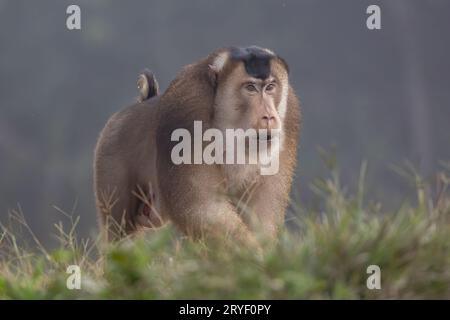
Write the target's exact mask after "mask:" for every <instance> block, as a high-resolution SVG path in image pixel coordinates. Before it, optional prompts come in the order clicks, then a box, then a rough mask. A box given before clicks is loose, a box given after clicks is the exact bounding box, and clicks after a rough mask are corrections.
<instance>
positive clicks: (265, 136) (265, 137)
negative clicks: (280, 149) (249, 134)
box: [256, 134, 272, 141]
mask: <svg viewBox="0 0 450 320" xmlns="http://www.w3.org/2000/svg"><path fill="white" fill-rule="evenodd" d="M256 140H258V141H259V140H262V141H264V140H266V141H271V140H272V135H271V134H263V135H259V134H258V135H257V136H256Z"/></svg>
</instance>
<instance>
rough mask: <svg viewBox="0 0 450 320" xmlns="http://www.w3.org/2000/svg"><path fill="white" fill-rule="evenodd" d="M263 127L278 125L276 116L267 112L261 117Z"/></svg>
mask: <svg viewBox="0 0 450 320" xmlns="http://www.w3.org/2000/svg"><path fill="white" fill-rule="evenodd" d="M260 126H261V129H274V128H275V127H276V118H275V116H273V115H271V114H266V115H264V116H263V117H262V118H261V119H260Z"/></svg>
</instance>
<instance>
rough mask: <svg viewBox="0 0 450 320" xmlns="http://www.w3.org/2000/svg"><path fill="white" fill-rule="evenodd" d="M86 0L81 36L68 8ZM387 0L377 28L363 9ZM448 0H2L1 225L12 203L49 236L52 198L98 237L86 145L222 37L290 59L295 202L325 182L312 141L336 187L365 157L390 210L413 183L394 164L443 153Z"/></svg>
mask: <svg viewBox="0 0 450 320" xmlns="http://www.w3.org/2000/svg"><path fill="white" fill-rule="evenodd" d="M70 4H77V5H79V6H80V7H81V25H82V29H81V30H79V31H78V30H74V31H69V30H67V28H66V19H67V14H66V8H67V6H68V5H70ZM371 4H377V5H379V6H380V7H381V22H382V29H381V30H375V31H372V30H368V29H367V27H366V19H367V17H368V15H367V14H366V8H367V7H368V6H369V5H371ZM449 17H450V1H447V0H428V1H426V0H395V1H375V0H372V1H364V0H342V1H335V0H307V1H300V0H297V1H275V0H272V1H268V0H267V1H261V0H246V1H207V0H190V1H144V0H141V1H138V0H132V1H127V2H125V1H118V0H111V1H106V0H91V1H87V0H86V1H56V0H53V1H49V0H41V1H24V0H17V1H12V0H10V1H7V0H0V222H4V221H5V220H7V217H8V212H10V210H12V209H15V208H18V206H20V208H21V210H22V211H23V213H24V215H25V217H26V218H27V221H28V223H29V225H30V226H31V228H32V229H33V230H34V232H35V233H36V234H37V235H38V237H40V239H42V240H43V242H44V243H51V240H52V236H51V235H52V233H53V231H54V226H53V224H54V223H55V222H57V221H59V220H64V217H63V216H62V215H61V213H59V212H58V210H56V209H55V208H54V206H57V207H59V208H61V209H63V210H65V211H67V212H71V211H72V210H73V209H74V213H75V215H79V216H80V217H81V220H80V227H79V229H78V232H79V234H80V235H81V236H87V235H89V234H95V233H96V232H97V219H96V213H95V209H94V197H93V191H92V162H93V150H94V146H95V143H96V140H97V137H98V134H99V132H100V130H101V129H102V128H103V126H104V124H105V123H106V121H107V119H108V118H109V117H110V116H111V115H112V114H113V113H114V112H116V111H118V110H119V109H121V108H123V107H125V106H127V105H129V104H131V103H133V102H134V101H135V100H136V97H137V89H136V80H137V75H138V73H139V72H140V71H141V70H142V69H143V68H145V67H147V68H150V69H151V70H152V71H154V73H155V74H156V77H157V79H158V80H159V82H160V85H161V89H162V90H164V89H165V88H167V86H168V84H169V82H170V81H171V80H172V79H173V78H174V77H175V75H176V73H177V72H178V70H179V69H180V68H181V67H182V66H184V65H186V64H188V63H191V62H194V61H196V60H198V59H200V58H202V57H204V56H206V55H207V54H208V53H209V52H211V51H212V50H214V49H216V48H218V47H223V46H228V45H242V46H248V45H259V46H262V47H267V48H270V49H272V50H274V51H275V52H277V53H278V54H280V55H281V56H282V57H283V58H285V59H286V61H287V62H288V64H289V66H290V71H291V73H290V75H291V78H290V79H291V83H292V85H293V87H294V88H295V90H296V92H297V94H298V95H299V97H300V99H301V101H302V105H303V128H302V131H301V138H300V148H299V154H298V159H299V165H298V168H297V175H296V178H295V183H294V184H295V185H294V188H293V192H292V198H293V199H294V201H295V202H296V203H299V204H300V205H303V206H308V205H309V203H310V202H311V198H312V196H311V191H310V188H309V185H310V183H311V181H312V180H313V179H314V178H317V177H320V176H326V175H327V174H328V170H327V169H326V168H325V166H324V165H323V164H322V163H321V161H320V157H319V154H318V152H317V148H318V147H319V146H321V147H323V148H325V149H327V150H330V149H332V148H333V146H334V147H335V154H336V157H337V159H338V162H339V166H340V169H341V172H342V178H343V179H342V181H343V184H344V185H346V184H351V183H352V182H354V181H355V179H357V177H358V174H359V168H360V165H361V162H362V161H363V160H367V161H368V177H367V188H368V191H369V193H368V195H367V198H369V199H373V200H380V201H383V205H385V206H389V207H391V210H395V208H396V207H398V206H399V205H400V204H401V203H402V202H403V201H405V199H407V197H408V194H409V193H410V192H411V189H410V188H409V187H408V183H407V181H405V179H404V178H402V177H401V176H399V175H398V174H396V173H395V172H394V171H393V170H392V165H402V164H403V163H404V161H405V160H409V161H410V162H412V163H413V164H414V165H415V166H416V167H417V168H418V169H419V170H420V172H421V173H422V174H423V175H424V177H425V178H431V177H432V174H433V173H434V172H436V170H438V169H439V162H440V161H441V160H444V161H448V160H450V148H449V146H450V145H449V143H450V130H449V128H448V127H449V122H450V90H449V89H450V88H449V84H450V58H449V57H450V43H449V41H448V33H449V31H450V19H449Z"/></svg>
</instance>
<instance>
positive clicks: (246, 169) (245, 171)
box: [222, 164, 260, 196]
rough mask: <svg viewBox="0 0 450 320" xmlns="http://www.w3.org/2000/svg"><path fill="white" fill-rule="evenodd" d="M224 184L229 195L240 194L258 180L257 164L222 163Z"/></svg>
mask: <svg viewBox="0 0 450 320" xmlns="http://www.w3.org/2000/svg"><path fill="white" fill-rule="evenodd" d="M222 168H223V172H224V175H225V184H226V189H227V191H228V193H229V194H230V195H231V196H241V195H242V194H243V193H245V192H248V190H249V189H250V188H251V187H252V186H254V185H255V184H256V183H258V181H259V180H260V179H259V178H260V174H259V170H260V169H259V165H250V164H245V165H239V164H236V165H223V166H222Z"/></svg>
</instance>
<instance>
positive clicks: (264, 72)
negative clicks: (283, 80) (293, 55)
mask: <svg viewBox="0 0 450 320" xmlns="http://www.w3.org/2000/svg"><path fill="white" fill-rule="evenodd" d="M230 56H231V59H233V60H238V61H242V62H243V63H244V66H245V71H246V72H247V73H248V74H249V75H250V76H252V77H254V78H258V79H262V80H264V79H267V78H268V77H269V75H270V60H271V59H273V58H275V57H276V56H275V55H274V54H273V53H272V52H270V51H268V50H266V49H263V48H260V47H257V46H251V47H246V48H241V47H232V48H231V49H230Z"/></svg>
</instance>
